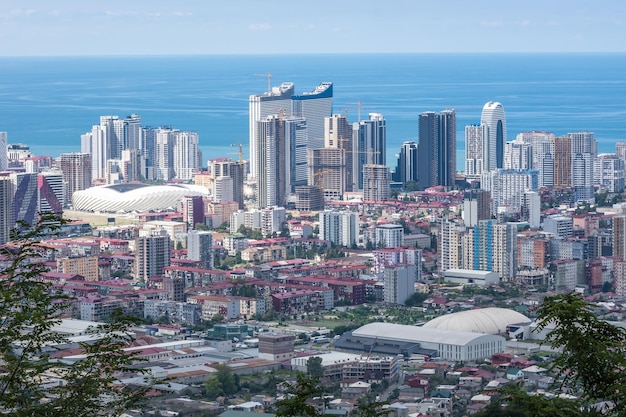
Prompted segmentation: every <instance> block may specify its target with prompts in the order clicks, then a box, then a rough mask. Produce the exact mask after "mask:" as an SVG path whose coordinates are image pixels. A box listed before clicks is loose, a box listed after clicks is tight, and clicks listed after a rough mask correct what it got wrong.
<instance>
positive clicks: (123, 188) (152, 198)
mask: <svg viewBox="0 0 626 417" xmlns="http://www.w3.org/2000/svg"><path fill="white" fill-rule="evenodd" d="M197 195H199V196H206V195H208V190H207V188H206V187H203V186H200V185H191V184H168V185H147V184H140V183H137V184H134V183H132V184H112V185H103V186H99V187H91V188H88V189H86V190H82V191H76V192H75V193H74V195H73V196H72V205H73V208H74V210H78V211H87V212H93V213H98V212H100V213H131V212H138V213H143V212H149V211H160V210H167V209H171V208H175V207H176V205H177V204H178V202H180V200H181V199H182V198H183V197H185V196H197Z"/></svg>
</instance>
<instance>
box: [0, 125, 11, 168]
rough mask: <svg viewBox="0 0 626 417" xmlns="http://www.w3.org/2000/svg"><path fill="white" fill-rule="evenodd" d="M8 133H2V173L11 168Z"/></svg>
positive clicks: (0, 152) (0, 134)
mask: <svg viewBox="0 0 626 417" xmlns="http://www.w3.org/2000/svg"><path fill="white" fill-rule="evenodd" d="M7 136H8V135H7V132H0V172H2V171H6V170H7V169H8V168H9V157H8V148H7V147H8V139H7Z"/></svg>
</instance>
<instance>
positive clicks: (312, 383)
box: [275, 373, 322, 417]
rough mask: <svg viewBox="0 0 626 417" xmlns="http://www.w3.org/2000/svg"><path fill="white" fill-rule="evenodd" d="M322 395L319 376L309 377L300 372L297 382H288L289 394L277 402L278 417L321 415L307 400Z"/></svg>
mask: <svg viewBox="0 0 626 417" xmlns="http://www.w3.org/2000/svg"><path fill="white" fill-rule="evenodd" d="M320 395H322V388H321V387H320V385H319V380H318V379H317V378H307V377H306V376H305V375H304V374H302V373H300V374H298V375H297V376H296V382H295V383H293V384H288V388H287V395H286V396H285V398H284V399H282V400H280V401H277V402H276V404H275V408H276V417H320V416H321V414H320V413H319V412H318V411H317V408H315V406H314V405H312V404H310V403H309V402H307V400H309V399H312V398H315V397H319V396H320Z"/></svg>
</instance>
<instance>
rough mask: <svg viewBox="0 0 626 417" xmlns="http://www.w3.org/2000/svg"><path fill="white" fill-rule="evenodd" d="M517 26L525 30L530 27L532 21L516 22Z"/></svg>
mask: <svg viewBox="0 0 626 417" xmlns="http://www.w3.org/2000/svg"><path fill="white" fill-rule="evenodd" d="M515 24H516V25H517V26H521V27H524V28H525V27H527V26H530V20H520V21H517V22H515Z"/></svg>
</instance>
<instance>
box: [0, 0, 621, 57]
mask: <svg viewBox="0 0 626 417" xmlns="http://www.w3.org/2000/svg"><path fill="white" fill-rule="evenodd" d="M446 6H447V7H446V10H445V13H441V10H440V6H439V5H437V4H436V3H431V2H416V1H413V0H411V1H409V0H398V1H396V2H393V3H392V4H389V5H386V7H380V5H379V4H377V3H373V2H363V1H356V0H348V1H343V2H340V3H336V2H330V1H328V0H320V1H318V2H315V3H307V2H302V3H300V2H284V1H280V0H270V1H266V2H258V1H254V0H241V1H237V2H216V1H198V0H194V1H189V2H185V3H183V4H179V3H173V2H166V1H155V2H146V1H136V2H131V3H130V4H129V3H128V2H121V1H119V0H113V1H109V2H106V4H105V3H101V2H82V1H76V0H61V1H57V2H53V3H50V2H46V1H43V0H26V1H18V0H8V1H6V2H5V3H4V7H3V9H4V10H3V11H2V12H0V22H2V24H1V25H0V39H3V40H4V42H0V56H50V55H52V56H62V55H72V56H74V55H78V56H82V55H189V54H192V55H193V54H264V53H278V54H293V53H352V52H353V53H375V52H396V53H398V52H402V53H404V52H624V51H626V42H625V40H626V30H624V27H625V25H626V19H625V16H626V3H623V2H615V1H607V0H603V1H600V2H597V1H596V2H590V1H579V2H575V3H574V4H572V3H571V2H565V1H563V0H559V1H552V2H541V1H539V0H532V1H527V2H523V3H506V2H505V3H503V2H496V1H493V0H479V1H474V2H463V1H460V0H454V1H452V2H449V3H447V5H446ZM374 7H375V8H376V13H372V8H374ZM321 12H323V18H320V17H319V16H320V13H321ZM427 39H437V42H423V41H422V42H416V41H417V40H427Z"/></svg>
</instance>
